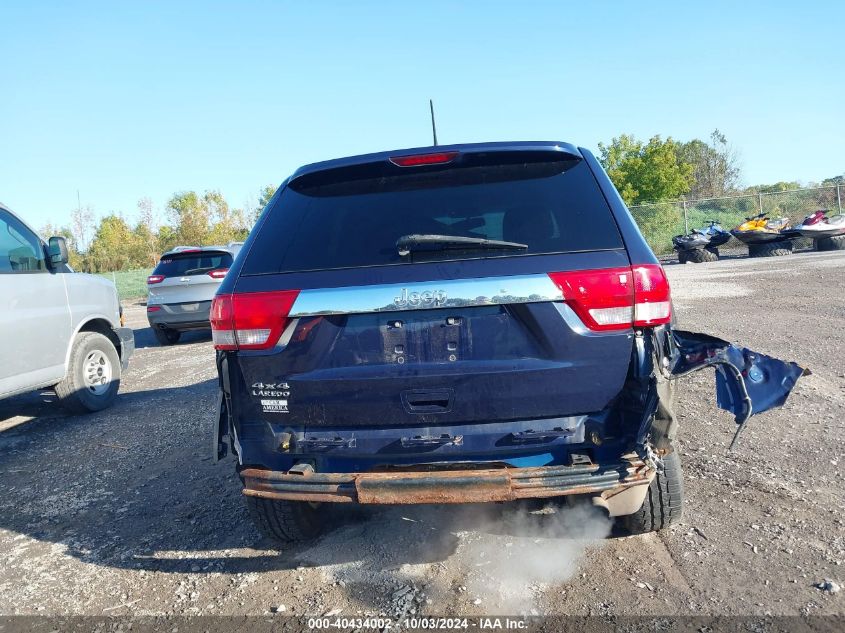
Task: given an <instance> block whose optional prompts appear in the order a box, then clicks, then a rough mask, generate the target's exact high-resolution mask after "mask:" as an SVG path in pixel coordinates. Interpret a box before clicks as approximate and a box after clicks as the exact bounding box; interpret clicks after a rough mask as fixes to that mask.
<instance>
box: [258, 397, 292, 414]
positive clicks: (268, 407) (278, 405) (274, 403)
mask: <svg viewBox="0 0 845 633" xmlns="http://www.w3.org/2000/svg"><path fill="white" fill-rule="evenodd" d="M261 408H262V409H263V411H264V413H288V401H287V400H262V401H261Z"/></svg>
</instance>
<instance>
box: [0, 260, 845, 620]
mask: <svg viewBox="0 0 845 633" xmlns="http://www.w3.org/2000/svg"><path fill="white" fill-rule="evenodd" d="M667 271H668V273H669V276H670V279H671V282H672V285H673V289H674V297H675V303H676V309H677V311H678V314H679V316H680V321H681V325H682V326H683V327H684V328H685V329H690V330H694V331H701V332H707V333H710V334H713V335H716V336H720V337H723V338H726V339H729V340H733V341H736V342H739V343H742V344H744V345H747V346H748V347H751V348H753V349H756V350H758V351H760V352H763V353H766V354H771V355H773V356H778V357H780V358H783V359H786V360H794V361H797V362H798V363H800V364H801V365H803V366H806V367H809V368H810V369H811V370H812V371H813V375H812V376H808V377H806V378H803V379H802V380H801V381H800V382H799V384H798V386H797V388H796V390H795V392H794V393H793V395H792V397H791V398H790V400H789V402H788V403H787V405H786V406H785V407H784V408H782V409H778V410H775V411H772V412H769V413H766V414H763V415H761V416H759V417H755V418H754V419H753V420H752V421H751V422H750V423H749V427H748V428H747V429H746V431H745V432H744V434H743V437H742V438H741V440H740V443H739V445H738V447H737V449H736V450H735V451H734V452H733V453H731V454H728V453H727V445H728V443H729V442H730V439H731V437H732V434H733V431H734V423H733V419H732V416H731V415H730V414H728V413H727V412H724V411H720V410H718V409H717V408H716V407H715V404H714V400H715V397H714V389H713V380H714V379H713V373H712V371H709V370H708V371H706V372H701V373H699V374H696V375H694V376H692V377H690V378H688V379H685V380H684V383H685V385H684V386H685V388H684V389H682V394H681V401H680V403H679V406H678V411H679V413H680V416H681V432H680V441H679V449H680V453H681V455H682V459H683V463H684V467H685V474H686V489H687V503H686V509H685V512H686V514H685V517H684V521H683V523H682V524H679V525H676V526H673V527H672V528H671V529H669V530H666V531H664V532H663V533H661V534H659V535H654V534H651V535H647V536H639V537H619V536H616V535H614V534H612V533H610V526H609V525H608V524H607V522H606V521H604V520H603V519H601V517H599V516H597V515H595V514H594V513H593V512H592V511H591V510H589V509H585V508H582V507H578V506H576V507H572V508H565V507H562V506H555V507H549V508H544V509H541V510H540V511H537V509H536V508H533V507H530V506H525V505H518V506H512V505H495V506H491V507H477V506H463V507H414V508H372V509H359V510H353V511H349V510H345V511H343V512H340V513H339V514H338V515H337V527H335V528H334V529H333V530H332V531H330V533H329V534H327V535H326V536H325V537H323V538H322V539H321V540H320V541H318V542H316V543H314V544H312V545H310V546H306V547H298V548H291V549H289V550H286V551H277V550H276V549H273V547H272V546H271V545H270V544H269V543H268V542H266V541H263V540H262V539H261V538H260V537H259V536H258V534H257V533H256V531H255V530H254V529H253V527H252V525H251V523H250V522H249V519H248V517H247V515H246V511H245V508H244V507H243V504H242V501H241V497H240V489H239V485H238V481H237V478H236V477H235V474H234V468H233V462H232V461H231V460H226V461H224V462H222V463H219V464H215V463H213V462H212V461H211V459H210V444H211V442H210V437H209V433H210V425H211V419H212V411H213V405H214V402H215V392H216V382H215V370H214V363H213V353H212V347H211V343H210V339H209V337H208V336H205V335H201V334H192V335H189V336H187V337H185V338H184V339H183V341H184V342H182V343H180V344H179V345H176V346H174V347H168V348H161V347H157V346H156V344H155V342H154V339H153V337H152V334H151V332H150V330H149V329H148V328H146V319H145V315H144V308H143V306H141V305H137V304H132V305H127V306H126V310H127V316H128V319H129V324H130V325H132V326H133V327H135V328H136V331H135V336H136V343H137V346H138V350H137V352H136V354H135V356H134V358H133V359H132V364H131V366H130V369H129V371H128V372H127V373H126V374H125V376H124V381H123V385H122V387H121V396H120V397H119V399H118V402H117V404H116V406H115V407H114V408H112V409H111V410H109V411H106V412H103V413H100V414H95V415H89V416H84V417H77V416H69V415H65V414H64V413H62V412H61V410H60V409H58V408H57V407H56V406H55V405H53V404H52V403H51V400H52V397H51V396H50V395H49V394H42V395H39V394H33V395H29V396H25V397H18V398H14V399H11V400H7V401H3V402H0V430H2V432H0V474H2V488H1V489H0V492H2V494H0V561H2V564H0V613H2V614H87V615H125V614H264V613H272V612H274V611H277V610H282V605H283V608H284V612H285V613H289V614H325V613H327V612H334V613H340V614H342V615H345V616H355V615H356V614H357V615H362V614H365V613H366V614H376V613H386V614H393V615H397V614H401V613H411V612H412V611H414V610H416V611H417V612H421V613H427V614H440V615H448V614H464V615H472V614H490V613H502V612H507V613H532V612H535V613H542V614H575V615H587V614H603V615H608V614H618V615H657V614H661V615H679V614H690V613H695V614H706V615H723V614H725V615H765V614H773V615H798V614H829V615H834V614H837V615H842V614H845V591H841V592H839V593H834V592H831V591H824V590H822V589H819V588H817V587H816V586H815V585H816V583H822V582H824V581H825V580H826V579H828V580H831V581H835V582H837V583H839V584H840V585H842V584H845V479H843V474H845V416H843V411H844V410H845V407H843V405H844V404H845V335H843V332H845V292H843V283H842V280H843V279H844V278H845V254H842V253H807V254H797V255H793V256H791V257H784V258H776V259H771V260H770V259H762V260H751V259H735V260H727V261H722V262H718V263H713V264H704V265H687V266H680V265H670V266H667ZM608 534H609V536H608ZM834 588H835V587H834Z"/></svg>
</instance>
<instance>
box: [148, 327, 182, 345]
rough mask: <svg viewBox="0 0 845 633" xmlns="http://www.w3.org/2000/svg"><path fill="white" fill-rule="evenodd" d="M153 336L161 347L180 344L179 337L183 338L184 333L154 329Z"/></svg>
mask: <svg viewBox="0 0 845 633" xmlns="http://www.w3.org/2000/svg"><path fill="white" fill-rule="evenodd" d="M153 334H155V337H156V340H157V341H158V343H159V345H173V344H174V343H178V342H179V337H180V336H182V333H181V332H177V331H176V330H168V329H165V330H162V329H161V328H153Z"/></svg>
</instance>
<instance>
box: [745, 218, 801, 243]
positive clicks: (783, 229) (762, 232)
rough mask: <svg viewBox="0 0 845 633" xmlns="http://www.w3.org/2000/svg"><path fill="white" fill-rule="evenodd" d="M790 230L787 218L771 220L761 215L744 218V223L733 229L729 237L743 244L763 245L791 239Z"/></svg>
mask: <svg viewBox="0 0 845 633" xmlns="http://www.w3.org/2000/svg"><path fill="white" fill-rule="evenodd" d="M790 230H791V225H790V223H789V218H777V219H776V220H772V219H770V218H769V216H768V214H766V213H761V214H759V215H756V216H754V217H753V218H745V222H743V223H742V224H740V225H739V226H738V227H736V228H735V229H733V230H732V231H731V235H733V236H734V237H735V238H736V239H738V240H739V241H740V242H744V243H745V244H765V243H767V242H777V241H780V240H785V239H789V238H790V237H793V236H792V235H790V234H789V232H790Z"/></svg>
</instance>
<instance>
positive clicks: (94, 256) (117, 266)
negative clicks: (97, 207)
mask: <svg viewBox="0 0 845 633" xmlns="http://www.w3.org/2000/svg"><path fill="white" fill-rule="evenodd" d="M134 247H135V240H134V236H133V234H132V229H130V228H129V225H128V224H127V223H126V220H124V219H123V218H122V217H121V216H119V215H116V214H114V213H111V214H109V215H107V216H106V217H104V218H103V219H102V220H100V224H99V225H98V226H97V229H96V231H95V232H94V238H93V239H92V240H91V246H90V247H89V248H88V253H87V257H86V264H87V266H88V268H90V270H91V271H93V272H107V271H111V270H124V269H126V268H131V265H132V263H133V262H132V253H133V250H134Z"/></svg>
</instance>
